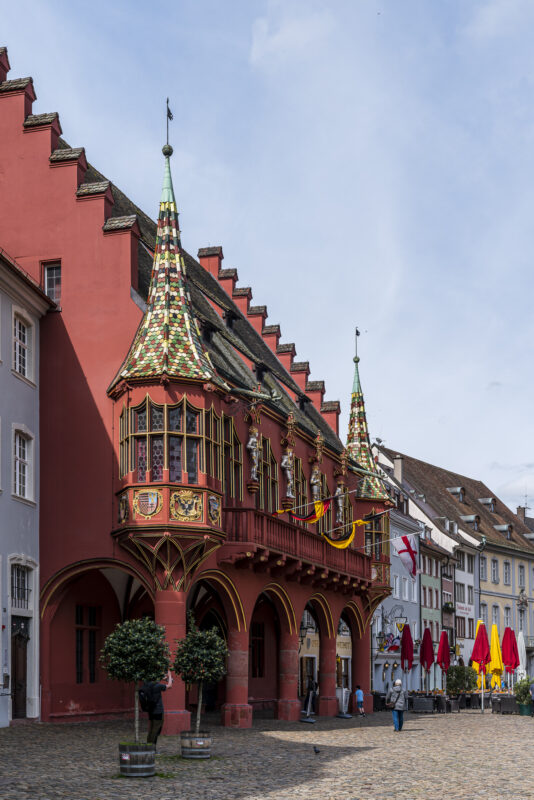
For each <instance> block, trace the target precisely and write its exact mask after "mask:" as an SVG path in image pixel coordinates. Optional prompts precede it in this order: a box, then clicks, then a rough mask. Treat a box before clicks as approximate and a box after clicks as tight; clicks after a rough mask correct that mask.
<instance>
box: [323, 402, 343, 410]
mask: <svg viewBox="0 0 534 800" xmlns="http://www.w3.org/2000/svg"><path fill="white" fill-rule="evenodd" d="M321 411H341V404H340V402H339V400H326V402H324V403H321Z"/></svg>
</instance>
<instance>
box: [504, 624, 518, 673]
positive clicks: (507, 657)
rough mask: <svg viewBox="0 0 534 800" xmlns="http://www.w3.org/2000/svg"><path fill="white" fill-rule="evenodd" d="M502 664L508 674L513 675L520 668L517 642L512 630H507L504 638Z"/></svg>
mask: <svg viewBox="0 0 534 800" xmlns="http://www.w3.org/2000/svg"><path fill="white" fill-rule="evenodd" d="M502 663H503V664H504V668H505V670H506V672H508V673H510V674H511V673H513V672H514V670H516V669H517V668H518V666H519V653H518V651H517V640H516V638H515V633H514V632H513V630H512V629H511V628H505V629H504V634H503V637H502Z"/></svg>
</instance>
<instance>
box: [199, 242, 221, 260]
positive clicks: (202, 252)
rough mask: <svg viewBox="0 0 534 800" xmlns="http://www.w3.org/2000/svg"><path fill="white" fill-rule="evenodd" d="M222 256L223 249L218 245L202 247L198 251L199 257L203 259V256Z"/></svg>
mask: <svg viewBox="0 0 534 800" xmlns="http://www.w3.org/2000/svg"><path fill="white" fill-rule="evenodd" d="M220 255H222V247H221V246H220V245H217V246H216V247H200V248H199V251H198V257H199V258H202V257H203V256H220Z"/></svg>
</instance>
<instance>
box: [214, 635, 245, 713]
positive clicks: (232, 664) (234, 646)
mask: <svg viewBox="0 0 534 800" xmlns="http://www.w3.org/2000/svg"><path fill="white" fill-rule="evenodd" d="M248 647H249V635H248V631H238V630H236V629H235V628H230V629H229V630H228V672H227V673H226V703H225V704H224V705H223V707H222V709H221V712H222V714H221V721H222V724H223V725H225V726H226V727H229V728H251V727H252V706H251V705H249V702H248Z"/></svg>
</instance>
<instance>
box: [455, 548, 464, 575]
mask: <svg viewBox="0 0 534 800" xmlns="http://www.w3.org/2000/svg"><path fill="white" fill-rule="evenodd" d="M456 562H457V563H456V566H457V567H458V569H460V570H462V572H465V553H464V552H463V551H462V550H459V551H458V552H457V554H456Z"/></svg>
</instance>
